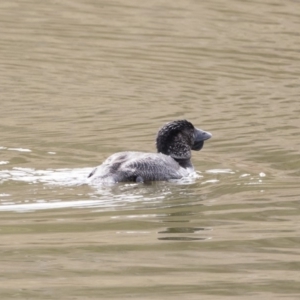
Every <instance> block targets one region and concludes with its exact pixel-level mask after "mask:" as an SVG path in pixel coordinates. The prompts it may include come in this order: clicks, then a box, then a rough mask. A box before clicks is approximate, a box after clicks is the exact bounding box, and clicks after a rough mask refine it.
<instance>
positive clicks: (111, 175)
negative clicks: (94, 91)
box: [88, 120, 212, 184]
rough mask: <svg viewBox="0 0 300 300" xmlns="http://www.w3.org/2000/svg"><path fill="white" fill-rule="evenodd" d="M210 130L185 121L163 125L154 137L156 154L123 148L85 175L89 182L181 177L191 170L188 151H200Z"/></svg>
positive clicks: (145, 180) (157, 179) (209, 136)
mask: <svg viewBox="0 0 300 300" xmlns="http://www.w3.org/2000/svg"><path fill="white" fill-rule="evenodd" d="M211 137H212V134H211V133H210V132H207V131H204V130H201V129H198V128H196V127H194V125H193V124H192V123H191V122H189V121H187V120H175V121H172V122H169V123H166V124H165V125H163V126H162V127H161V128H160V129H159V130H158V133H157V136H156V149H157V153H150V152H149V153H148V152H137V151H125V152H118V153H115V154H112V155H111V156H109V157H108V158H107V159H106V160H105V161H104V162H103V163H102V164H101V165H100V166H98V167H96V168H94V169H93V171H92V172H91V173H90V174H89V175H88V180H89V181H90V183H92V184H115V183H119V182H136V183H146V182H152V181H169V180H172V179H181V178H183V177H187V176H189V175H190V174H191V173H193V172H194V167H193V165H192V162H191V157H192V154H191V150H194V151H200V150H201V149H202V148H203V145H204V141H206V140H208V139H210V138H211Z"/></svg>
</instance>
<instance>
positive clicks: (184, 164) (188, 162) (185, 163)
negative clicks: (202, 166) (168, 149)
mask: <svg viewBox="0 0 300 300" xmlns="http://www.w3.org/2000/svg"><path fill="white" fill-rule="evenodd" d="M173 159H174V160H176V161H177V162H178V164H179V165H180V167H182V168H185V169H188V168H189V169H190V168H191V169H194V167H193V165H192V163H191V160H190V159H178V158H174V157H173Z"/></svg>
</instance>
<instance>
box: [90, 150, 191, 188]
mask: <svg viewBox="0 0 300 300" xmlns="http://www.w3.org/2000/svg"><path fill="white" fill-rule="evenodd" d="M193 171H194V168H193V167H192V166H190V167H189V168H188V167H187V168H183V167H181V166H180V165H179V163H178V162H177V161H176V160H174V159H173V158H172V157H171V156H168V155H165V154H162V153H145V152H134V151H128V152H119V153H115V154H113V155H111V156H110V157H108V158H107V159H106V160H105V161H104V162H103V163H102V165H100V166H99V167H97V168H95V169H94V170H93V171H92V173H91V174H90V176H89V177H92V178H93V181H94V183H96V182H97V181H98V182H99V183H101V182H104V183H117V182H126V181H129V182H148V181H162V180H170V179H180V178H182V177H185V176H188V175H189V174H191V173H192V172H193Z"/></svg>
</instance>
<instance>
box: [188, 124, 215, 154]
mask: <svg viewBox="0 0 300 300" xmlns="http://www.w3.org/2000/svg"><path fill="white" fill-rule="evenodd" d="M211 137H212V134H211V133H210V132H207V131H204V130H201V129H197V128H195V141H194V145H193V146H192V150H195V151H199V150H201V149H202V148H203V145H204V141H206V140H208V139H210V138H211Z"/></svg>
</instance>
